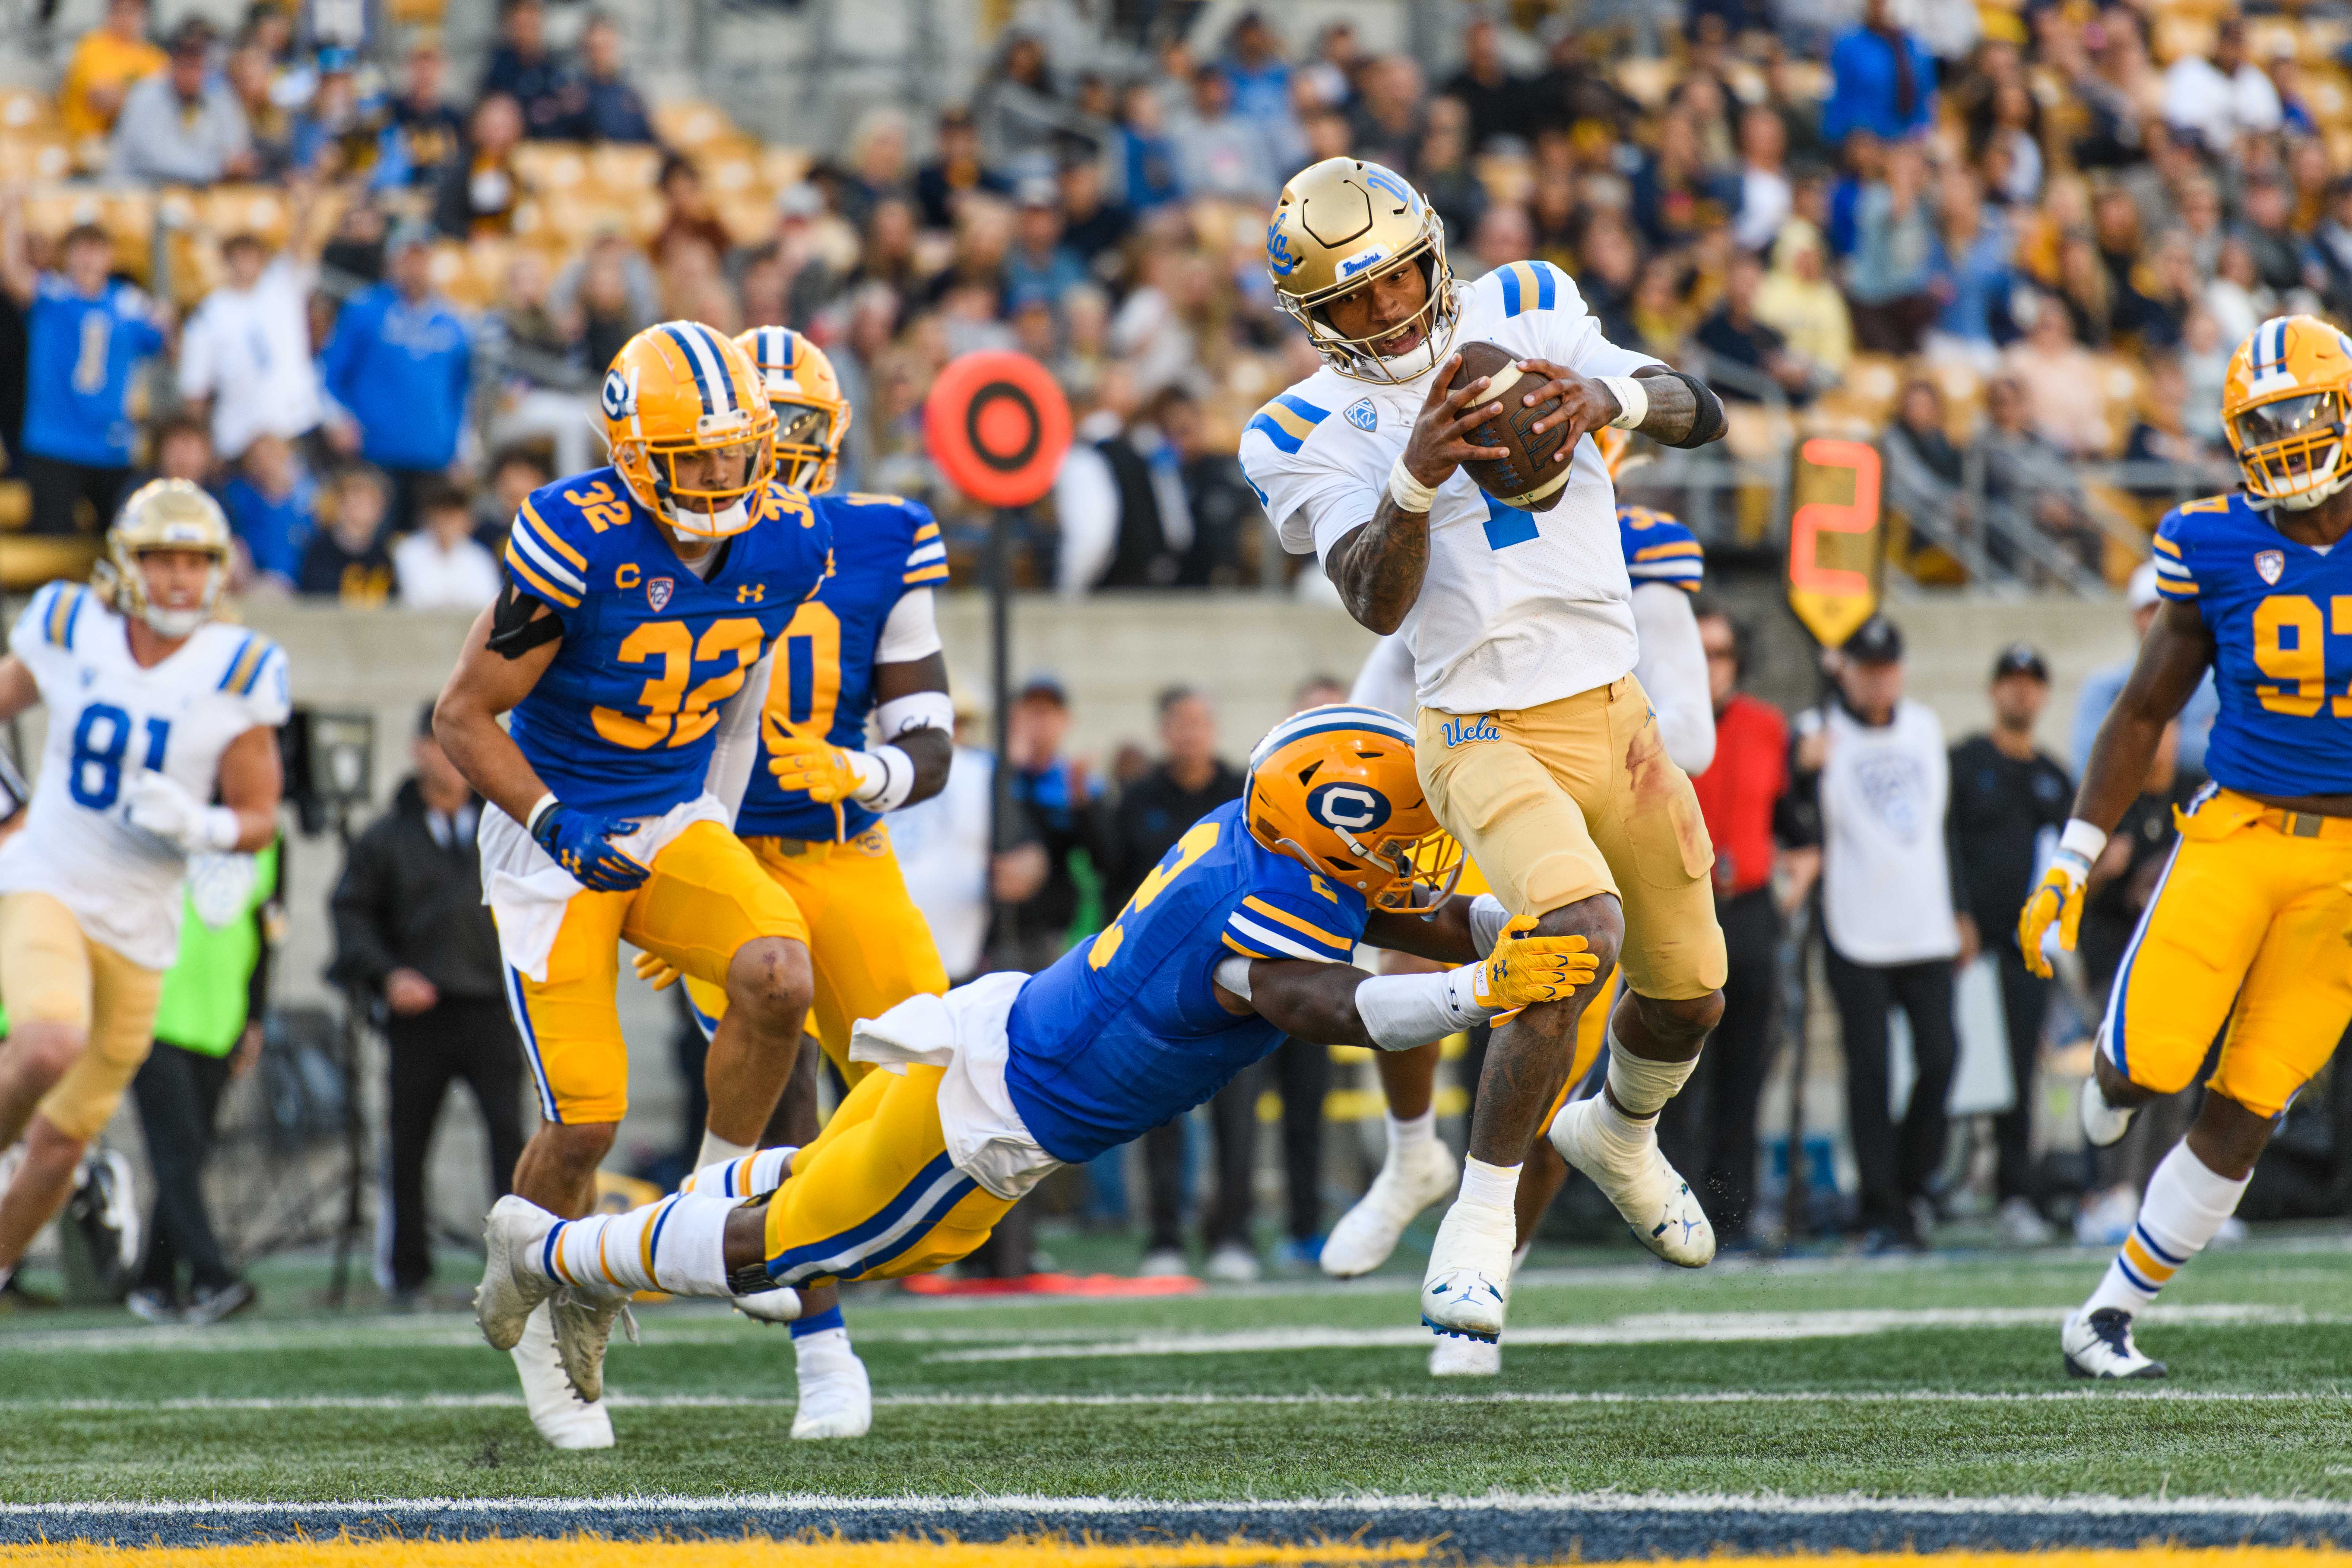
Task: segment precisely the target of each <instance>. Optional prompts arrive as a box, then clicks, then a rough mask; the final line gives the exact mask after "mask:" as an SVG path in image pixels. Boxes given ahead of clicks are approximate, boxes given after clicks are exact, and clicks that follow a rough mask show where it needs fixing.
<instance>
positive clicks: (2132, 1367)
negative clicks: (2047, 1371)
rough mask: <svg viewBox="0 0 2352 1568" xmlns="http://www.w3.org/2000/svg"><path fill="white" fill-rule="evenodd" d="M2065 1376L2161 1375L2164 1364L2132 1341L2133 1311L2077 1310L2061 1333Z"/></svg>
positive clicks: (2113, 1309)
mask: <svg viewBox="0 0 2352 1568" xmlns="http://www.w3.org/2000/svg"><path fill="white" fill-rule="evenodd" d="M2058 1346H2059V1349H2060V1350H2062V1351H2063V1352H2065V1356H2066V1375H2067V1376H2069V1377H2095V1378H2111V1377H2112V1378H2126V1377H2136V1378H2147V1377H2162V1376H2163V1375H2164V1363H2162V1362H2160V1361H2151V1360H2149V1359H2148V1358H2147V1356H2144V1355H2142V1354H2140V1353H2139V1347H2138V1346H2137V1345H2135V1344H2133V1343H2132V1321H2131V1314H2130V1313H2129V1312H2126V1311H2125V1310H2123V1309H2122V1308H2121V1307H2102V1308H2100V1309H2099V1310H2097V1311H2095V1312H2089V1313H2084V1312H2076V1313H2074V1314H2073V1315H2072V1316H2070V1317H2069V1318H2067V1320H2066V1326H2065V1327H2064V1328H2063V1329H2062V1330H2060V1331H2059V1333H2058Z"/></svg>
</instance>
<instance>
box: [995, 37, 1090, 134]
mask: <svg viewBox="0 0 2352 1568" xmlns="http://www.w3.org/2000/svg"><path fill="white" fill-rule="evenodd" d="M971 109H972V121H973V123H974V124H975V125H976V126H977V127H978V128H979V131H980V144H981V149H982V154H983V155H984V156H985V157H986V158H987V159H988V161H989V162H990V163H993V164H995V165H996V166H997V167H998V168H1008V167H1013V166H1015V165H1037V164H1042V163H1045V162H1046V161H1047V160H1049V159H1050V158H1052V156H1053V155H1054V149H1055V143H1056V142H1058V141H1059V140H1060V139H1061V138H1062V137H1063V136H1065V135H1077V136H1081V137H1084V138H1085V139H1086V140H1087V141H1089V142H1098V141H1099V140H1100V139H1101V136H1102V127H1100V126H1098V125H1096V124H1094V123H1093V122H1092V121H1089V120H1087V117H1086V116H1085V115H1083V114H1081V113H1079V112H1078V111H1077V110H1076V109H1074V108H1073V107H1072V106H1071V105H1070V104H1069V103H1068V102H1066V100H1064V99H1063V97H1062V95H1061V93H1060V90H1059V89H1057V88H1056V87H1055V83H1054V72H1053V67H1052V63H1051V62H1050V61H1049V60H1048V59H1047V58H1046V55H1045V42H1044V40H1042V39H1040V38H1039V37H1037V36H1036V35H1035V34H1034V33H1030V32H1026V31H1023V30H1021V29H1018V28H1015V29H1012V30H1009V31H1007V33H1006V34H1005V36H1004V43H1003V47H1002V48H1000V49H999V50H998V52H997V56H996V60H995V63H994V64H993V65H992V67H991V68H990V69H989V71H988V73H987V75H986V76H985V77H984V78H983V79H982V81H981V84H980V89H979V91H977V92H975V93H974V94H973V95H972V104H971Z"/></svg>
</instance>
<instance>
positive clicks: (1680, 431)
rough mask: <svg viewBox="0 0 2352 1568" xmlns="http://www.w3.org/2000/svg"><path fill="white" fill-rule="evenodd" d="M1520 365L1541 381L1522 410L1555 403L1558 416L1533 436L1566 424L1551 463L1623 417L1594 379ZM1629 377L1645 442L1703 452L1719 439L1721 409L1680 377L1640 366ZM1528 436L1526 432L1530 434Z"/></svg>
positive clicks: (1534, 362) (1538, 363) (1532, 363)
mask: <svg viewBox="0 0 2352 1568" xmlns="http://www.w3.org/2000/svg"><path fill="white" fill-rule="evenodd" d="M1519 363H1520V365H1521V366H1522V367H1523V368H1525V369H1528V370H1531V371H1533V372H1535V373H1536V374H1538V375H1541V376H1544V377H1546V378H1547V379H1546V380H1545V382H1544V384H1542V385H1541V386H1538V387H1537V388H1536V389H1535V390H1534V391H1532V392H1529V393H1528V394H1526V395H1525V402H1526V405H1527V406H1528V407H1533V406H1534V405H1537V404H1538V403H1542V402H1545V401H1546V400H1548V399H1549V398H1553V397H1557V398H1559V400H1560V408H1559V412H1558V413H1556V414H1551V415H1547V416H1545V417H1543V418H1541V419H1538V420H1537V421H1536V423H1535V425H1534V426H1533V430H1534V431H1543V430H1549V429H1551V428H1552V427H1553V426H1558V425H1561V424H1567V425H1570V426H1573V433H1572V434H1571V435H1570V437H1569V439H1568V440H1567V442H1566V443H1564V444H1563V445H1562V446H1561V447H1560V449H1559V458H1556V459H1555V460H1556V461H1559V462H1563V463H1564V462H1566V461H1568V460H1569V456H1570V454H1571V453H1573V452H1574V451H1575V450H1576V438H1577V437H1580V436H1584V435H1588V434H1590V433H1591V432H1592V431H1595V430H1598V429H1601V427H1603V426H1606V425H1607V424H1608V423H1609V422H1610V421H1611V420H1612V419H1614V418H1616V417H1617V416H1619V415H1620V414H1622V413H1623V412H1624V408H1623V406H1622V405H1621V404H1619V402H1618V401H1617V395H1616V394H1615V393H1613V392H1612V391H1611V390H1610V389H1609V388H1608V387H1607V386H1606V385H1605V384H1602V382H1601V380H1600V378H1598V377H1595V376H1585V375H1579V374H1577V373H1576V372H1574V371H1572V370H1570V369H1569V368H1568V367H1567V366H1566V365H1559V364H1554V363H1552V362H1551V361H1549V360H1542V359H1524V360H1521V361H1520V362H1519ZM1633 374H1634V375H1635V376H1636V377H1638V378H1639V379H1640V380H1641V383H1642V391H1643V393H1644V394H1646V395H1648V397H1649V400H1650V408H1649V412H1648V413H1646V414H1644V415H1643V416H1642V423H1641V424H1640V425H1638V426H1634V428H1635V430H1636V431H1638V432H1639V433H1640V434H1642V435H1643V436H1647V437H1650V438H1651V439H1652V440H1654V441H1656V442H1657V443H1658V444H1659V445H1660V446H1662V447H1704V446H1706V444H1707V443H1708V442H1709V441H1713V440H1717V439H1718V438H1720V437H1721V436H1722V435H1723V429H1724V417H1723V404H1722V403H1721V402H1720V401H1719V400H1718V399H1717V397H1716V395H1715V394H1714V393H1712V392H1709V391H1708V390H1707V389H1706V387H1704V386H1701V385H1700V384H1698V383H1697V382H1696V381H1694V380H1692V379H1691V378H1690V377H1689V376H1687V375H1685V374H1683V373H1682V372H1680V371H1676V370H1668V369H1667V368H1666V367H1665V366H1664V365H1662V364H1645V365H1643V366H1642V368H1641V369H1639V370H1637V371H1635V372H1634V373H1633ZM1531 433H1532V432H1531Z"/></svg>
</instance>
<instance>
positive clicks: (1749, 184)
mask: <svg viewBox="0 0 2352 1568" xmlns="http://www.w3.org/2000/svg"><path fill="white" fill-rule="evenodd" d="M1788 152H1789V129H1788V127H1787V126H1785V125H1783V124H1782V123H1781V122H1780V116H1779V115H1777V114H1775V113H1773V112H1772V111H1771V110H1769V109H1768V108H1766V107H1765V106H1764V105H1762V104H1760V103H1759V104H1756V105H1754V106H1752V107H1750V108H1748V109H1747V110H1743V111H1742V112H1741V114H1740V116H1739V205H1738V212H1737V216H1735V217H1734V218H1733V219H1732V227H1731V237H1732V238H1734V239H1735V240H1737V241H1738V242H1739V245H1740V247H1741V248H1742V249H1745V250H1748V251H1753V252H1761V251H1764V250H1767V249H1769V248H1770V247H1771V244H1772V241H1773V239H1774V237H1776V236H1778V235H1779V234H1780V228H1781V226H1782V225H1783V224H1785V223H1787V222H1788V220H1789V214H1790V205H1791V202H1792V200H1793V198H1794V192H1793V190H1792V189H1791V187H1790V184H1789V174H1788V169H1787V159H1788Z"/></svg>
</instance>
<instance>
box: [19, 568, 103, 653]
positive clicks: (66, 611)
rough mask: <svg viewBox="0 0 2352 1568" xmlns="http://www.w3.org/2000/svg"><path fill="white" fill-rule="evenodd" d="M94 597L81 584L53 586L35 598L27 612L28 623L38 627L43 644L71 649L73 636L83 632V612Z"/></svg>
mask: <svg viewBox="0 0 2352 1568" xmlns="http://www.w3.org/2000/svg"><path fill="white" fill-rule="evenodd" d="M92 597H93V595H91V593H90V591H89V589H88V588H85V587H83V586H82V585H81V584H79V583H66V582H58V583H52V584H49V585H48V586H47V587H46V588H44V589H42V590H41V591H40V593H38V594H37V595H34V597H33V603H32V604H31V605H29V606H28V607H27V608H26V620H27V621H28V622H31V623H32V624H33V625H35V626H37V627H38V629H39V632H40V637H41V640H42V641H44V642H46V643H48V644H50V645H51V646H52V647H62V648H70V647H73V645H74V634H75V633H76V632H78V631H79V630H80V629H81V621H82V611H83V610H84V609H85V608H86V607H87V606H88V605H89V603H90V601H91V599H92Z"/></svg>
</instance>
